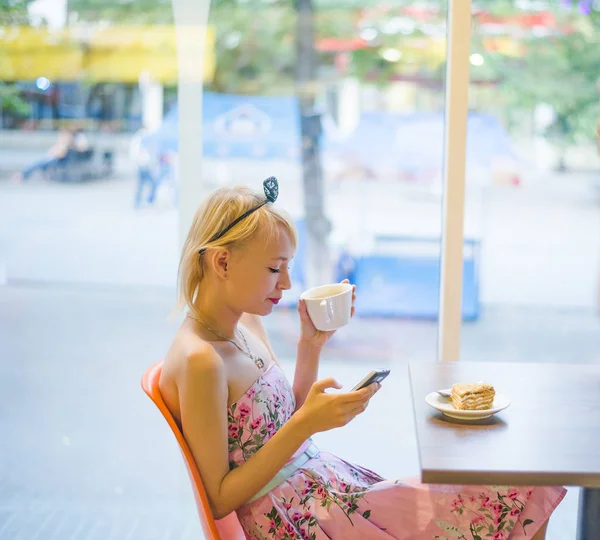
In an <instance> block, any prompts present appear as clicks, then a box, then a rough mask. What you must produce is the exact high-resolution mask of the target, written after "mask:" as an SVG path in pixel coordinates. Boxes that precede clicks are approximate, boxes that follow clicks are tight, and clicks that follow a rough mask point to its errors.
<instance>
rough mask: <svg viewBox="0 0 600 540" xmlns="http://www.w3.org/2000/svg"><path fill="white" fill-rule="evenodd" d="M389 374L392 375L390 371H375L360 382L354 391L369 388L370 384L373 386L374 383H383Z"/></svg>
mask: <svg viewBox="0 0 600 540" xmlns="http://www.w3.org/2000/svg"><path fill="white" fill-rule="evenodd" d="M389 374H390V370H389V369H375V370H373V371H371V373H369V374H368V375H367V376H366V377H365V378H364V379H363V380H362V381H360V382H359V383H358V384H357V385H356V386H355V387H354V388H353V389H352V391H353V392H355V391H356V390H360V389H361V388H364V387H365V386H369V385H370V384H373V383H374V382H381V381H383V379H385V378H386V377H387V376H388V375H389Z"/></svg>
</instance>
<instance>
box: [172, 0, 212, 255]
mask: <svg viewBox="0 0 600 540" xmlns="http://www.w3.org/2000/svg"><path fill="white" fill-rule="evenodd" d="M209 8H210V0H173V15H174V19H175V32H176V36H177V64H178V70H179V75H178V108H179V163H178V174H179V243H180V245H183V242H184V241H185V237H186V235H187V232H188V229H189V227H190V225H191V223H192V219H193V217H194V214H195V212H196V209H197V208H198V206H199V204H200V202H201V201H202V199H203V198H204V197H205V196H206V194H207V188H206V183H205V181H204V178H203V175H202V83H203V78H204V62H205V44H206V29H207V23H208V13H209Z"/></svg>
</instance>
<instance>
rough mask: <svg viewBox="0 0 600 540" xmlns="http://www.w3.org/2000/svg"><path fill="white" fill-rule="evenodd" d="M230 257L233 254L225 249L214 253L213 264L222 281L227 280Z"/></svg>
mask: <svg viewBox="0 0 600 540" xmlns="http://www.w3.org/2000/svg"><path fill="white" fill-rule="evenodd" d="M230 256H231V252H230V251H229V250H228V249H225V248H219V249H215V250H214V251H213V253H212V257H211V263H212V267H213V271H214V272H215V274H217V276H218V277H219V278H221V279H227V276H228V269H229V259H230Z"/></svg>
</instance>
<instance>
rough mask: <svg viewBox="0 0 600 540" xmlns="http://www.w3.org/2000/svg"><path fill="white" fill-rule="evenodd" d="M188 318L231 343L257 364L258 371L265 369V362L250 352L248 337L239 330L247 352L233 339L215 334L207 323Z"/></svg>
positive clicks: (190, 316)
mask: <svg viewBox="0 0 600 540" xmlns="http://www.w3.org/2000/svg"><path fill="white" fill-rule="evenodd" d="M188 317H189V318H190V319H192V320H193V321H196V322H197V323H198V324H201V325H202V326H204V328H206V329H207V330H208V331H209V332H210V333H211V334H214V335H215V336H217V337H218V338H220V339H222V340H223V341H228V342H229V343H231V344H232V345H234V346H235V347H236V348H237V349H238V350H239V351H240V352H241V353H242V354H245V355H246V356H247V357H248V358H250V360H252V361H253V362H254V363H255V364H256V367H257V368H258V369H263V368H264V367H265V362H264V360H263V359H262V358H259V357H258V356H255V355H254V354H253V353H252V351H251V350H250V346H249V345H248V342H247V341H246V337H245V336H244V333H243V332H242V331H241V330H240V329H239V328H236V330H237V331H238V332H239V334H240V336H242V341H243V342H244V346H245V347H246V349H247V350H244V349H242V348H241V347H240V346H239V345H238V344H237V343H236V342H235V341H233V340H232V339H227V338H226V337H225V336H222V335H221V334H219V333H218V332H215V331H214V330H213V329H212V328H211V327H210V326H208V325H207V324H206V323H204V322H202V321H201V320H200V319H198V318H196V317H194V316H193V315H191V314H189V313H188Z"/></svg>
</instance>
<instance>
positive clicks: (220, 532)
mask: <svg viewBox="0 0 600 540" xmlns="http://www.w3.org/2000/svg"><path fill="white" fill-rule="evenodd" d="M161 371H162V361H161V362H157V363H156V364H154V365H153V366H150V368H148V370H147V371H146V373H144V376H143V378H142V388H143V390H144V392H146V394H148V396H149V397H150V399H151V400H152V401H153V402H154V404H155V405H156V406H157V407H158V409H159V411H160V412H161V413H162V415H163V416H164V417H165V420H166V421H167V423H168V424H169V426H170V427H171V430H172V431H173V434H174V435H175V438H176V439H177V442H178V443H179V447H180V449H181V453H182V455H183V460H184V462H185V465H186V468H187V471H188V473H189V475H190V480H191V481H192V489H193V491H194V498H195V499H196V506H197V507H198V515H199V516H200V522H201V524H202V529H203V531H204V535H205V536H206V538H207V540H245V538H246V536H245V535H244V531H243V529H242V526H241V525H240V522H239V520H238V518H237V515H236V513H235V512H232V513H231V514H229V515H228V516H225V517H224V518H223V519H219V520H215V518H214V517H213V514H212V510H211V508H210V504H209V502H208V496H207V494H206V490H205V489H204V484H203V483H202V478H201V477H200V472H199V471H198V467H197V466H196V462H195V461H194V456H193V455H192V452H191V451H190V448H189V446H188V445H187V443H186V442H185V439H184V438H183V434H182V433H181V430H180V429H179V425H178V424H177V422H176V421H175V419H174V418H173V415H172V414H171V412H170V411H169V409H168V408H167V406H166V405H165V402H164V401H163V398H162V395H161V393H160V389H159V387H158V381H159V379H160V374H161Z"/></svg>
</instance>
